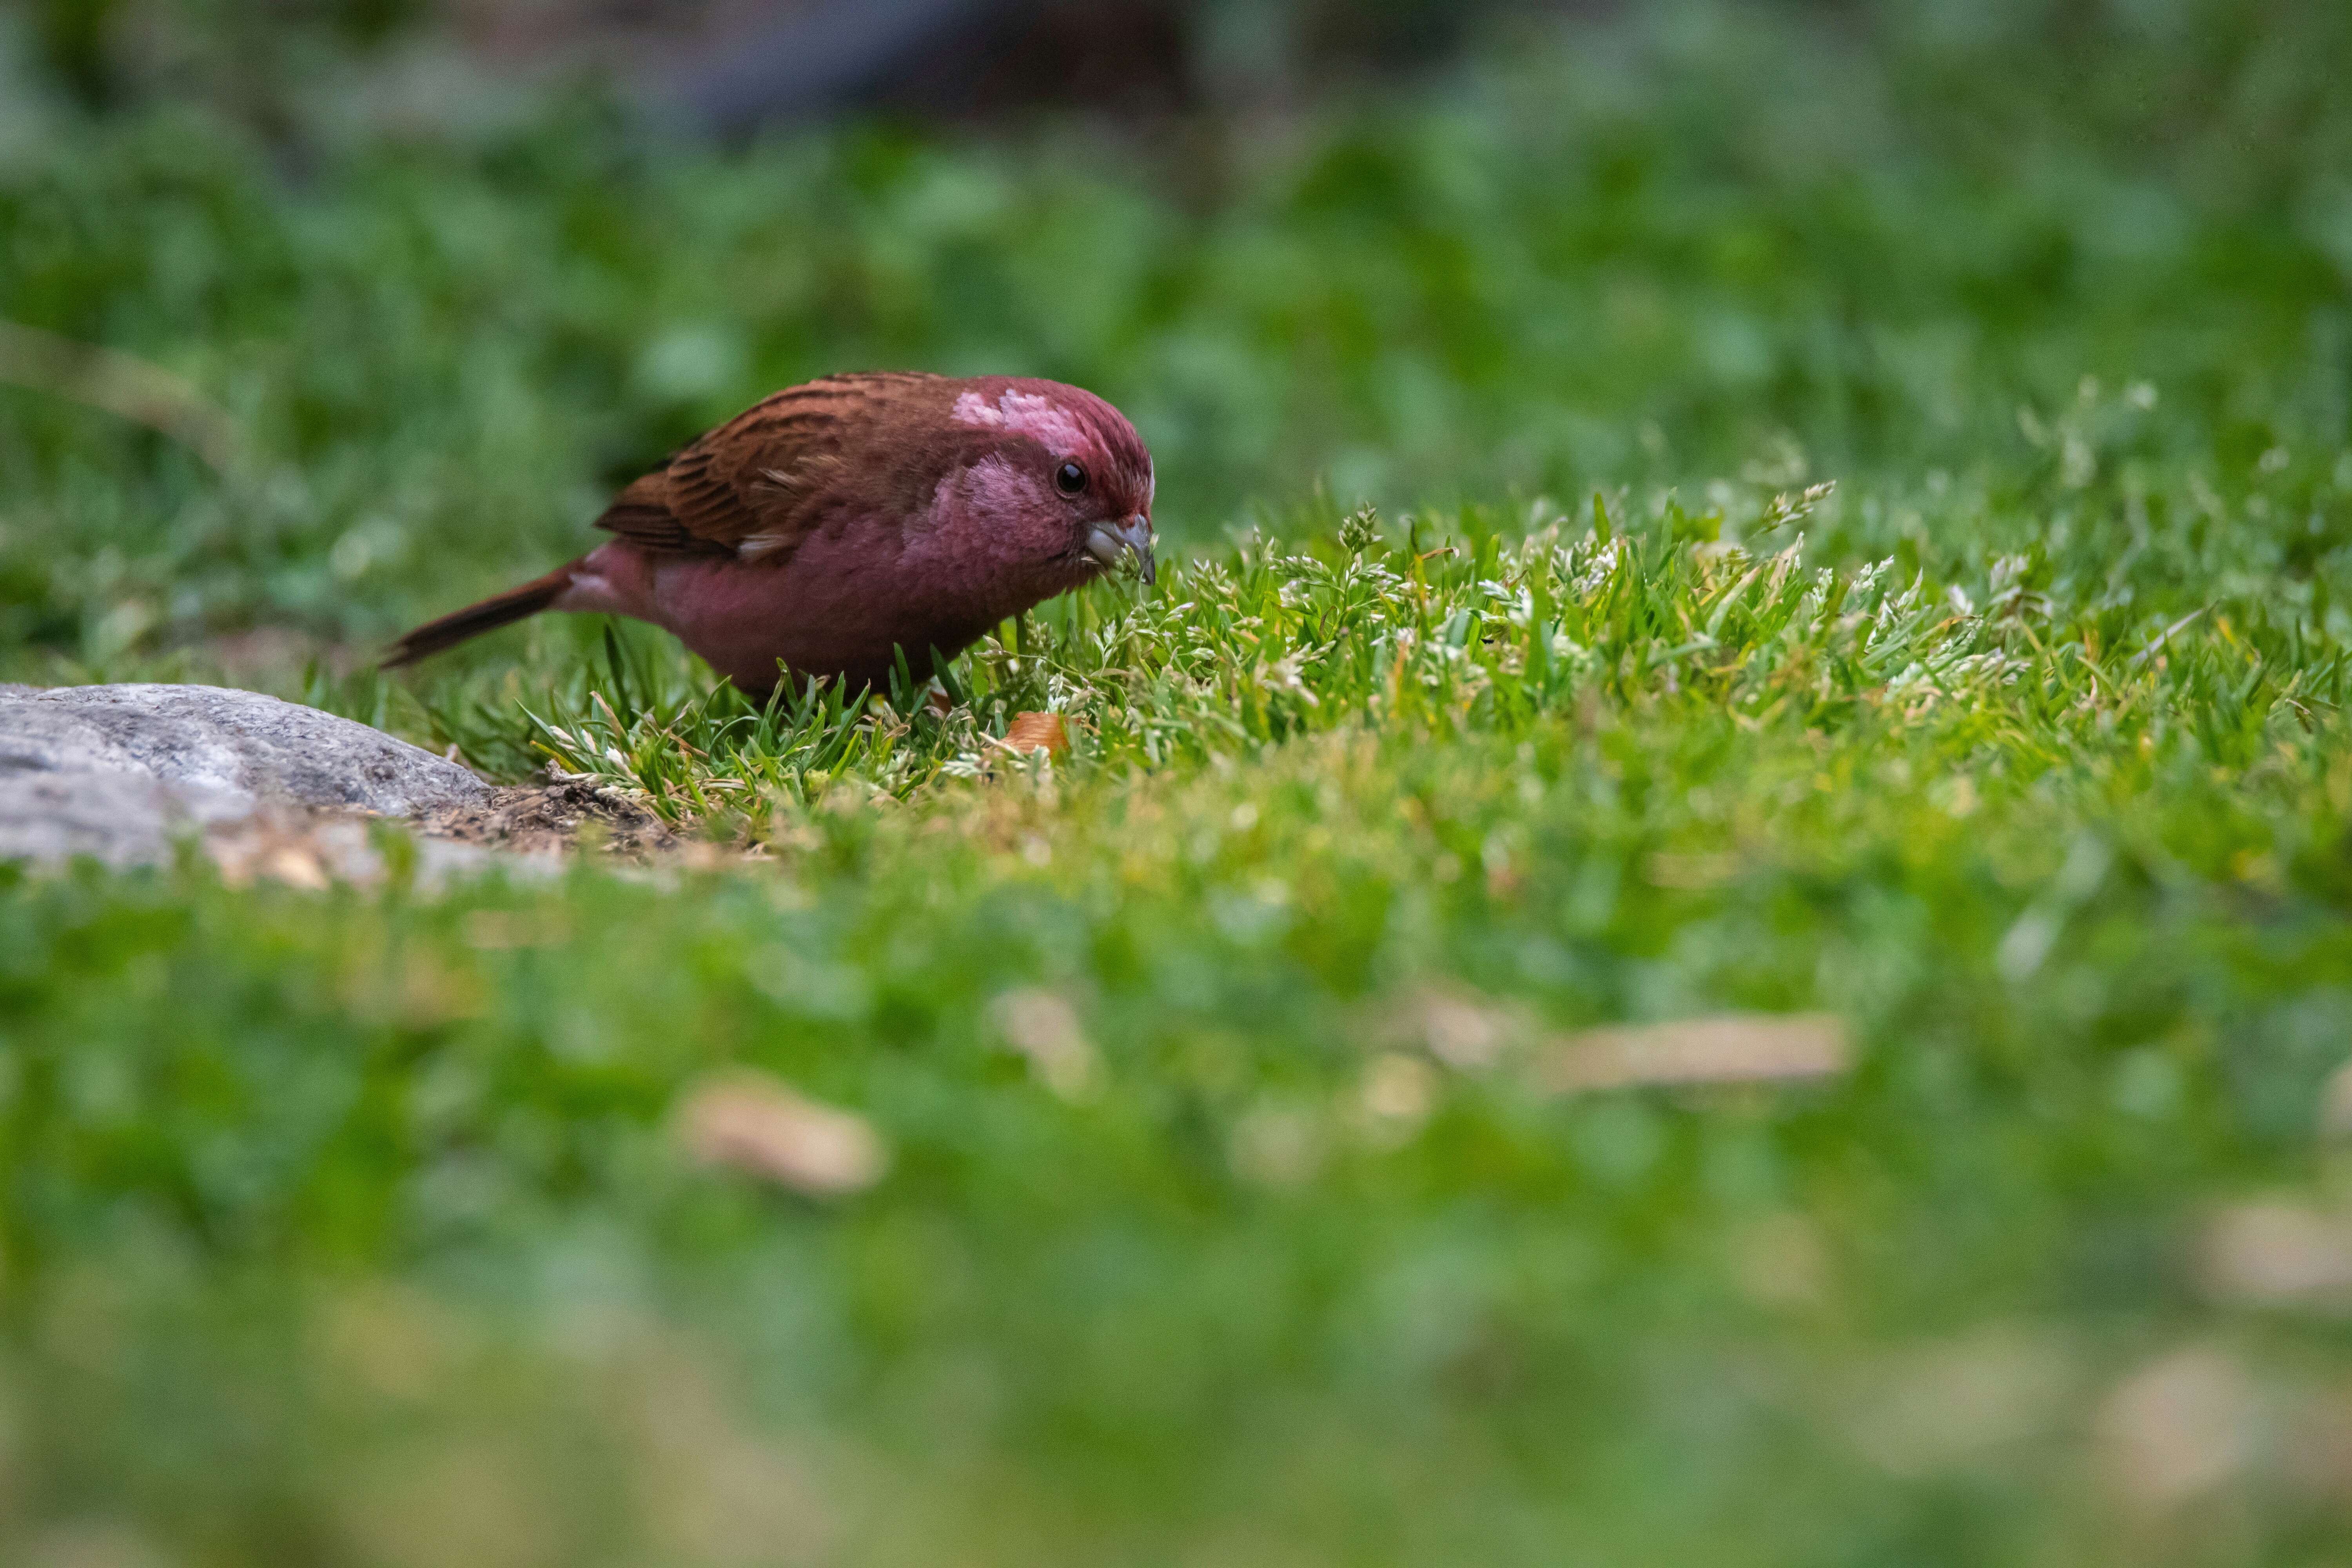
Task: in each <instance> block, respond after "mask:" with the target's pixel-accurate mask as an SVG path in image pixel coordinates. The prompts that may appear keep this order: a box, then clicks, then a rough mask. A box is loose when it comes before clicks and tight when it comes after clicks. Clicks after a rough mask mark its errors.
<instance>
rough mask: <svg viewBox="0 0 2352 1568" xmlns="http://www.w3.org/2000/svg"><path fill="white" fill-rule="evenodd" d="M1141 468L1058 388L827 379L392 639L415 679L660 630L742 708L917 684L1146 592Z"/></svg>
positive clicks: (1094, 416)
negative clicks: (1050, 611) (607, 534)
mask: <svg viewBox="0 0 2352 1568" xmlns="http://www.w3.org/2000/svg"><path fill="white" fill-rule="evenodd" d="M1151 491H1152V476H1151V454H1150V452H1148V451H1146V450H1145V449H1144V447H1143V442H1142V440H1141V438H1140V437H1138V436H1137V435H1136V433H1135V427H1134V426H1132V425H1129V423H1128V422H1127V419H1126V416H1123V415H1121V414H1120V413H1119V412H1118V409H1116V408H1113V407H1112V406H1111V405H1109V404H1108V403H1105V402H1104V401H1103V400H1102V399H1101V398H1099V397H1097V396H1096V395H1094V394H1093V393H1090V392H1086V391H1082V390H1080V389H1079V388H1077V387H1075V386H1065V385H1063V384H1060V383H1058V382H1052V381H1035V380H1030V379H1026V378H1023V377H1015V376H1003V375H986V376H977V377H974V378H972V379H970V380H964V381H955V380H950V379H949V378H947V377H945V376H937V375H917V374H880V375H835V376H828V377H826V378H825V379H824V380H822V381H813V382H810V383H809V384H807V385H805V386H795V387H790V388H787V389H786V390H784V391H782V392H779V393H777V394H775V395H773V396H772V397H769V398H766V399H764V400H763V401H761V402H760V403H757V404H755V405H752V406H751V408H750V409H748V410H746V411H745V412H744V413H742V414H740V415H738V416H736V417H735V418H733V419H730V420H729V421H728V422H727V423H726V424H724V425H721V426H719V427H718V428H717V429H716V430H713V431H711V432H710V433H709V435H707V436H704V437H701V438H700V439H699V440H698V441H696V442H695V443H694V444H693V445H691V446H689V447H686V448H685V449H684V450H682V451H680V452H679V453H678V454H677V456H676V457H674V458H670V460H669V461H668V462H667V463H666V464H664V465H663V466H662V467H660V468H656V470H654V471H653V472H652V473H650V474H647V475H646V477H645V478H643V479H639V480H637V481H636V482H635V484H632V485H631V486H629V488H628V489H625V490H623V491H622V492H621V494H620V496H619V497H618V498H617V499H616V500H614V502H613V504H612V505H611V506H610V507H608V508H606V509H605V511H604V516H603V517H601V518H599V519H597V521H596V526H597V527H599V528H603V529H607V530H609V531H612V532H613V533H614V534H616V535H618V537H617V538H615V539H614V540H612V541H611V542H607V543H604V544H601V545H599V546H597V547H596V548H595V549H593V550H592V551H590V552H588V553H587V554H585V555H583V556H582V557H580V559H578V560H577V561H574V562H572V563H570V564H569V565H564V566H559V567H557V568H556V569H555V570H554V571H552V572H551V573H549V574H547V575H546V576H544V577H541V578H537V579H535V580H533V581H531V582H529V583H525V584H522V585H521V586H520V587H519V588H510V589H509V590H508V591H507V592H505V593H503V594H500V595H498V596H497V597H495V598H490V599H485V600H483V601H482V602H481V603H480V604H478V605H470V606H468V607H467V608H466V609H462V610H459V611H458V612H457V614H455V615H451V616H443V617H442V618H441V619H439V620H437V621H434V622H431V623H429V624H428V625H425V626H419V627H417V628H416V629H415V631H413V632H410V633H409V634H408V635H407V636H406V637H402V638H401V639H400V640H399V641H398V642H397V643H394V645H393V647H392V648H391V650H390V652H389V653H388V654H387V655H386V656H385V658H384V661H383V662H384V663H385V665H387V666H391V665H399V664H406V663H408V662H410V661H411V660H414V659H418V658H424V657H425V655H427V654H431V653H437V652H439V651H440V650H441V649H443V648H446V647H453V646H455V645H456V644H457V643H461V642H463V641H465V640H466V639H467V637H474V636H477V635H478V634H479V633H482V632H486V631H488V630H490V629H492V628H493V627H496V626H505V625H507V624H508V623H509V622H512V621H519V620H521V619H522V618H523V617H525V616H535V615H537V614H539V612H541V610H585V611H602V612H604V613H607V614H613V615H623V616H635V617H636V618H637V619H638V620H641V621H651V622H652V623H653V624H654V625H656V626H662V627H664V628H666V629H667V630H668V631H670V632H673V633H675V634H676V635H677V638H678V640H679V641H681V642H683V643H685V644H686V646H687V647H690V648H692V649H693V650H694V651H695V652H696V653H698V654H700V655H701V656H702V657H703V658H705V659H707V660H709V663H710V667H711V668H713V669H715V670H717V671H718V672H719V674H721V675H724V676H726V677H727V678H728V679H731V680H732V681H734V682H735V684H736V685H737V686H738V687H740V689H743V690H744V691H746V692H747V693H750V694H751V695H753V696H755V697H756V696H764V695H765V694H766V693H767V692H768V691H770V690H771V689H773V688H774V686H775V683H776V680H777V679H778V670H779V667H780V666H781V667H782V669H783V670H784V671H787V672H789V673H790V675H791V676H793V677H794V678H806V677H809V676H831V677H835V678H837V679H841V680H843V681H844V682H845V683H847V684H848V685H849V686H850V687H851V688H852V689H856V688H859V687H863V686H866V685H869V684H887V681H888V679H889V677H890V672H891V671H892V670H893V669H894V668H896V665H897V659H898V653H899V651H900V650H903V651H904V653H905V657H906V659H907V663H908V668H909V672H910V673H912V674H914V675H915V676H917V678H918V679H920V678H922V677H925V676H928V675H929V673H930V671H931V654H932V650H933V649H937V650H938V652H939V654H940V657H941V658H946V657H949V656H951V655H953V654H955V653H957V652H959V651H961V649H962V648H964V647H967V646H969V645H970V644H971V642H972V641H973V639H975V638H976V637H979V636H980V635H981V634H982V632H984V631H986V630H987V629H988V628H989V627H991V626H994V625H996V624H997V623H998V622H1000V621H1002V620H1003V619H1005V618H1006V617H1007V616H1014V615H1018V614H1020V613H1021V612H1022V611H1024V610H1026V609H1028V608H1029V607H1030V606H1031V605H1035V604H1037V603H1039V602H1040V601H1042V600H1045V599H1049V598H1051V597H1053V596H1054V595H1056V594H1059V593H1061V592H1063V591H1064V590H1066V589H1069V588H1075V587H1076V586H1078V585H1079V584H1083V583H1086V582H1088V581H1090V580H1091V579H1093V578H1095V577H1097V576H1099V575H1101V574H1103V573H1105V572H1107V571H1108V570H1110V569H1111V568H1112V567H1113V566H1115V565H1117V564H1118V563H1120V562H1122V561H1123V560H1129V559H1131V560H1132V562H1133V563H1134V564H1135V566H1136V567H1137V568H1138V570H1139V571H1140V572H1141V574H1142V575H1143V580H1144V581H1145V582H1147V583H1149V582H1151V581H1152V580H1153V577H1154V573H1153V566H1152V558H1151V546H1152V533H1151Z"/></svg>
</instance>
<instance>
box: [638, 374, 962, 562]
mask: <svg viewBox="0 0 2352 1568" xmlns="http://www.w3.org/2000/svg"><path fill="white" fill-rule="evenodd" d="M937 379H938V378H936V377H931V376H916V375H839V376H828V377H827V378H825V379H824V380H823V381H813V382H810V383H808V384H806V385H803V386H793V387H787V388H786V389H785V390H783V391H782V392H779V393H776V394H774V395H772V396H770V397H766V398H763V399H761V401H760V402H758V403H756V404H754V405H751V407H750V408H748V409H746V410H744V411H743V412H742V413H741V414H739V415H737V416H735V417H734V418H732V419H730V420H729V421H728V422H727V423H726V424H724V425H721V426H719V428H717V429H716V430H713V431H711V432H710V433H709V434H708V435H706V436H703V437H700V438H699V439H698V440H696V441H695V442H694V443H693V444H692V445H690V446H688V447H685V448H684V449H683V450H681V451H680V452H678V454H677V456H676V457H673V458H670V460H669V461H668V462H667V463H666V464H664V465H663V466H662V467H661V468H656V469H655V470H654V471H653V472H652V473H650V474H647V475H646V477H645V478H643V479H639V480H637V481H636V482H635V484H632V485H631V486H629V488H628V489H625V490H623V491H622V492H621V493H620V495H619V496H617V497H615V498H614V501H613V504H612V505H611V506H610V507H607V508H606V509H605V510H604V516H602V517H600V518H598V519H597V520H596V526H597V527H599V528H602V529H605V530H608V531H611V532H614V533H617V534H619V535H620V536H621V537H622V538H624V539H625V540H627V541H629V542H631V543H633V544H636V545H639V546H641V547H643V548H645V549H647V550H652V551H657V552H663V553H666V554H679V555H732V556H736V557H738V558H739V559H742V560H753V561H755V560H765V559H781V558H782V557H783V556H785V555H787V554H789V553H790V552H791V551H792V550H793V546H795V545H797V544H798V543H799V542H801V540H802V539H803V537H804V536H805V535H806V534H807V532H808V531H809V530H810V529H811V528H812V527H813V526H814V524H815V523H816V521H818V519H819V517H820V516H821V515H822V512H823V508H822V506H821V505H820V504H819V503H820V501H821V500H822V499H823V498H824V496H825V495H826V494H827V493H828V492H830V491H832V490H834V489H836V488H837V487H838V485H839V484H840V482H841V480H842V479H843V478H844V476H845V470H846V469H847V468H848V467H849V466H850V464H851V463H852V462H854V461H855V460H856V456H857V454H856V452H855V450H854V449H853V442H854V441H856V439H857V437H858V435H859V433H860V431H861V430H863V429H864V428H866V426H868V425H869V424H870V423H871V422H870V420H868V419H867V418H866V417H865V416H866V412H867V405H869V404H870V403H871V402H872V400H873V399H875V398H876V397H877V395H881V396H888V395H892V394H894V393H903V392H906V391H912V390H919V384H929V383H932V382H935V381H937Z"/></svg>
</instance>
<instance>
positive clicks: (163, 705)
mask: <svg viewBox="0 0 2352 1568" xmlns="http://www.w3.org/2000/svg"><path fill="white" fill-rule="evenodd" d="M489 795H490V787H489V786H488V784H484V783H483V782H482V781H481V780H480V779H478V778H477V777H475V776H474V775H473V774H472V773H468V772H467V770H466V769H464V768H461V767H459V766H458V765H457V763H451V762H446V761H444V760H443V759H441V758H439V757H436V756H435V755H433V753H431V752H426V751H422V750H419V749H418V748H417V747H415V746H412V745H410V744H408V743H407V742H404V741H395V740H394V739H393V738H392V737H391V736H389V735H386V734H384V733H383V732H382V731H377V730H373V729H370V728H369V727H368V726H367V725H365V724H360V723H355V722H353V721H351V720H349V719H338V718H336V717H335V716H334V715H332V714H331V713H321V712H320V711H319V710H316V709H314V708H304V707H302V706H300V705H299V704H298V703H292V702H281V701H279V700H278V699H277V698H274V697H265V696H262V695H261V694H260V693H258V692H253V691H235V690H230V689H226V688H224V687H217V686H157V685H128V686H63V687H54V688H47V689H44V688H37V687H26V686H0V859H22V858H31V859H36V860H44V861H52V860H61V859H66V858H71V857H73V856H76V855H93V856H96V857H97V858H100V859H102V860H106V861H109V862H110V863H112V864H116V865H127V864H132V863H135V862H139V861H146V860H153V859H157V858H162V857H163V856H164V855H165V854H166V853H168V850H169V847H170V844H171V842H172V840H173V837H176V836H178V835H180V834H182V833H184V832H186V831H187V830H189V829H190V828H192V827H204V826H214V825H217V824H220V823H224V822H230V821H235V820H236V819H238V818H240V817H243V816H247V815H249V814H250V813H252V812H254V811H256V810H258V809H260V808H263V807H286V806H302V807H311V808H324V809H331V810H343V811H362V812H372V813H374V814H377V815H379V816H417V815H419V814H422V813H425V812H436V811H446V810H450V809H453V808H456V807H459V806H466V805H476V804H478V803H480V802H482V801H485V800H487V799H488V797H489Z"/></svg>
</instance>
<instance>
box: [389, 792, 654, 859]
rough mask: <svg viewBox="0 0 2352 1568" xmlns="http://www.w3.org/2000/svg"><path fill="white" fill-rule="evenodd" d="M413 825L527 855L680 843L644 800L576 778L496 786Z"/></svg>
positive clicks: (618, 851)
mask: <svg viewBox="0 0 2352 1568" xmlns="http://www.w3.org/2000/svg"><path fill="white" fill-rule="evenodd" d="M415 826H416V827H417V829H418V830H419V831H420V832H422V833H425V834H427V835H429V836H431V837H436V838H448V839H455V840H457V842H459V843H462V844H478V845H481V846H483V847H486V848H492V849H504V850H509V851H511V852H515V853H520V854H525V855H531V854H543V853H546V852H548V851H550V850H564V849H572V848H576V847H585V846H586V845H589V844H593V845H595V846H596V847H601V848H603V849H604V850H605V851H607V852H608V853H611V854H615V855H623V856H628V857H633V858H643V857H649V856H654V855H659V854H662V853H664V852H666V851H668V850H674V849H677V848H678V847H680V840H679V838H678V837H677V834H676V833H674V832H672V831H671V830H670V829H669V828H668V827H667V826H665V825H664V824H663V822H662V820H661V819H660V818H659V817H657V816H655V815H654V814H653V813H652V812H650V811H647V810H646V808H645V807H644V806H642V805H637V804H636V803H635V801H632V800H630V799H629V798H628V797H627V796H626V795H623V794H621V793H620V792H619V791H617V790H612V789H597V788H594V787H593V786H591V785H589V784H579V783H565V784H530V785H525V786H522V787H519V788H512V789H500V790H495V791H493V792H492V793H491V795H490V798H489V799H488V801H486V802H483V803H482V804H480V805H464V806H457V807H453V808H451V809H450V810H447V811H438V812H430V813H427V814H426V815H425V816H420V817H417V818H416V819H415Z"/></svg>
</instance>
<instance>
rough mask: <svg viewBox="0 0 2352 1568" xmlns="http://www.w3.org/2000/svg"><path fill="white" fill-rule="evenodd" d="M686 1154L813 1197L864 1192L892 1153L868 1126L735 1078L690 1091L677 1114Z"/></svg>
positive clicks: (766, 1081)
mask: <svg viewBox="0 0 2352 1568" xmlns="http://www.w3.org/2000/svg"><path fill="white" fill-rule="evenodd" d="M677 1135H678V1140H679V1142H681V1143H682V1144H683V1145H684V1146H685V1148H686V1150H687V1152H688V1153H689V1154H691V1155H693V1156H694V1157H695V1158H696V1159H698V1160H699V1161H701V1162H702V1163H704V1164H707V1165H724V1166H727V1167H728V1168H730V1169H732V1170H737V1171H741V1172H744V1173H747V1174H750V1175H754V1176H758V1177H761V1178H762V1179H763V1180H766V1181H771V1182H774V1183H776V1184H778V1185H780V1186H785V1187H790V1188H791V1189H792V1190H793V1191H794V1192H796V1193H805V1194H809V1195H810V1196H812V1197H837V1196H840V1195H843V1194H848V1193H856V1192H863V1191H864V1190H865V1189H866V1188H867V1187H870V1186H872V1185H873V1184H875V1183H876V1182H878V1181H880V1180H881V1179H882V1175H883V1173H884V1172H886V1171H887V1170H888V1169H889V1166H890V1151H889V1148H888V1146H887V1144H885V1143H884V1142H883V1141H882V1138H881V1135H880V1134H879V1133H877V1132H876V1131H874V1129H873V1128H872V1127H871V1126H869V1125H867V1123H866V1119H865V1118H863V1117H861V1116H857V1115H856V1114H854V1113H852V1112H850V1111H846V1110H838V1109H836V1108H835V1107H833V1106H829V1105H820V1104H819V1103H817V1102H816V1101H815V1100H810V1099H808V1098H807V1097H805V1096H804V1095H802V1094H800V1093H798V1092H796V1091H795V1090H793V1089H791V1088H789V1087H787V1086H786V1085H784V1084H783V1083H781V1082H779V1081H778V1080H777V1079H772V1078H770V1077H769V1076H767V1075H766V1074H764V1073H754V1072H736V1073H729V1074H727V1075H725V1076H723V1077H719V1078H717V1079H710V1080H709V1081H706V1082H704V1083H702V1084H699V1085H698V1086H696V1087H695V1088H693V1089H689V1090H688V1092H687V1095H686V1098H685V1100H683V1101H682V1102H681V1103H680V1105H679V1108H678V1113H677Z"/></svg>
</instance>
